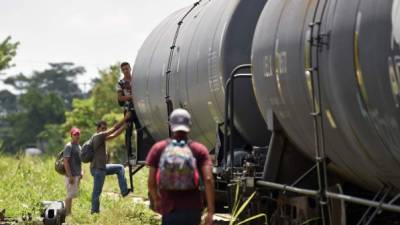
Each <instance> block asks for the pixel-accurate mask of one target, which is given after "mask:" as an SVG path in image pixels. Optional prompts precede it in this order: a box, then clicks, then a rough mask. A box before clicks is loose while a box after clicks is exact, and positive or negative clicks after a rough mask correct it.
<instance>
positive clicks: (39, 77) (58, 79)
mask: <svg viewBox="0 0 400 225" xmlns="http://www.w3.org/2000/svg"><path fill="white" fill-rule="evenodd" d="M49 66H50V69H46V70H44V71H40V72H38V71H34V72H33V75H32V76H31V77H27V76H25V75H23V74H19V75H17V76H14V77H9V78H7V79H6V80H5V81H4V83H5V84H8V85H11V86H13V87H14V88H15V89H17V90H20V91H26V90H27V89H28V88H30V89H37V90H41V91H43V92H46V93H50V92H53V93H56V94H57V95H59V96H60V97H61V98H62V99H64V103H65V106H66V107H67V109H71V106H72V100H73V99H74V98H82V97H83V93H82V91H81V90H80V89H79V86H78V84H77V83H76V76H77V75H79V74H83V73H85V71H86V70H85V68H83V67H81V66H75V65H74V64H73V63H67V62H64V63H49Z"/></svg>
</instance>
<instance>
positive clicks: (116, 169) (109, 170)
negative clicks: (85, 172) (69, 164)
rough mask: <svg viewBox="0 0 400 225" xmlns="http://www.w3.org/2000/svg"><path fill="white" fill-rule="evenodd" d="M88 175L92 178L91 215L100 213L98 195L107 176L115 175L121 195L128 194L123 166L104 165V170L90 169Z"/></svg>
mask: <svg viewBox="0 0 400 225" xmlns="http://www.w3.org/2000/svg"><path fill="white" fill-rule="evenodd" d="M90 173H91V174H92V176H93V179H94V182H93V192H92V210H91V212H92V213H98V212H100V195H101V191H102V190H103V185H104V180H105V178H106V176H107V175H112V174H117V177H118V184H119V189H120V191H121V194H125V193H126V192H128V186H127V184H126V180H125V170H124V166H122V165H121V164H106V169H97V168H91V169H90Z"/></svg>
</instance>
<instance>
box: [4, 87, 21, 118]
mask: <svg viewBox="0 0 400 225" xmlns="http://www.w3.org/2000/svg"><path fill="white" fill-rule="evenodd" d="M16 111H17V96H16V95H14V94H13V93H11V92H10V91H8V90H2V91H0V115H7V114H10V113H13V112H16Z"/></svg>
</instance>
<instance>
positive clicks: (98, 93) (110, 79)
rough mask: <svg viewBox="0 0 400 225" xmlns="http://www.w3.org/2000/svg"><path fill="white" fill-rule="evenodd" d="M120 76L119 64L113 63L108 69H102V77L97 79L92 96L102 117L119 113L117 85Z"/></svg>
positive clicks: (98, 114) (98, 115)
mask: <svg viewBox="0 0 400 225" xmlns="http://www.w3.org/2000/svg"><path fill="white" fill-rule="evenodd" d="M119 76H120V72H119V65H118V64H116V65H112V66H110V67H109V68H108V69H105V70H102V71H100V79H99V80H97V81H96V83H95V86H94V87H93V90H92V94H91V96H92V97H93V100H94V102H93V103H94V107H95V109H96V114H97V115H96V116H97V117H101V116H103V115H106V114H107V113H111V112H114V113H119V112H121V109H120V107H119V106H118V104H117V92H116V85H117V82H118V78H119Z"/></svg>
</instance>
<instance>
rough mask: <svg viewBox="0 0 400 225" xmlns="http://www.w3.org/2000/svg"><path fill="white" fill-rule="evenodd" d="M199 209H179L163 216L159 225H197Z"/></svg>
mask: <svg viewBox="0 0 400 225" xmlns="http://www.w3.org/2000/svg"><path fill="white" fill-rule="evenodd" d="M200 222H201V209H180V210H174V211H172V212H170V213H168V214H165V215H163V217H162V224H161V225H199V224H200Z"/></svg>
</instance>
